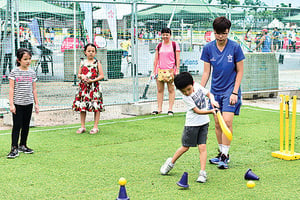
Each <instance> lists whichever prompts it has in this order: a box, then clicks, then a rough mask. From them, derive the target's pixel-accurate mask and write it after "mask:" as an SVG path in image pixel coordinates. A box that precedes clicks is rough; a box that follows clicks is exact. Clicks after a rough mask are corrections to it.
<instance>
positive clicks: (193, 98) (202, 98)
mask: <svg viewBox="0 0 300 200" xmlns="http://www.w3.org/2000/svg"><path fill="white" fill-rule="evenodd" d="M207 93H208V90H207V89H205V88H204V87H202V86H201V85H200V84H199V83H194V92H193V93H192V94H191V95H190V96H185V95H184V96H183V101H184V103H185V104H186V106H187V109H188V110H187V112H186V118H185V126H201V125H204V124H207V123H209V121H210V120H209V116H208V114H197V113H195V112H194V111H193V108H195V107H198V108H199V109H200V110H208V99H207V98H206V95H207Z"/></svg>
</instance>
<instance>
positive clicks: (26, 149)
mask: <svg viewBox="0 0 300 200" xmlns="http://www.w3.org/2000/svg"><path fill="white" fill-rule="evenodd" d="M19 151H20V152H23V153H29V154H31V153H34V151H33V150H32V149H30V148H29V147H27V146H26V145H21V146H19Z"/></svg>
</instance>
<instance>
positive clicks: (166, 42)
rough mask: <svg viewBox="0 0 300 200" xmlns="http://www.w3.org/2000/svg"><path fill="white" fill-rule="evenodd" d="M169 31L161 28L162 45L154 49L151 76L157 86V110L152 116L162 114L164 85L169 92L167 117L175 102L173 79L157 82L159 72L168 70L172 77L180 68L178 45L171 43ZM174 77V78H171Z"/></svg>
mask: <svg viewBox="0 0 300 200" xmlns="http://www.w3.org/2000/svg"><path fill="white" fill-rule="evenodd" d="M171 35H172V33H171V29H169V28H163V29H162V31H161V37H162V43H159V44H158V45H157V47H156V48H155V58H154V68H153V75H154V77H156V85H157V105H158V106H157V110H155V111H153V112H152V114H154V115H156V114H160V113H161V112H162V103H163V98H164V89H165V83H167V86H168V92H169V109H168V115H173V114H174V113H173V105H174V101H175V87H174V84H173V80H174V78H171V80H170V81H162V80H159V78H157V77H158V72H159V70H160V69H161V70H169V71H170V72H171V73H172V75H176V74H178V73H179V66H180V48H179V45H178V44H177V43H175V42H173V41H171V40H170V39H171ZM172 77H174V76H172Z"/></svg>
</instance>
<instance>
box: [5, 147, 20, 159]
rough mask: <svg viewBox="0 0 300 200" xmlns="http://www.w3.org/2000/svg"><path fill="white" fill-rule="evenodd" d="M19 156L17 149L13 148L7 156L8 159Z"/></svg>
mask: <svg viewBox="0 0 300 200" xmlns="http://www.w3.org/2000/svg"><path fill="white" fill-rule="evenodd" d="M17 156H19V152H18V149H17V148H12V149H11V151H10V152H9V154H7V156H6V157H7V158H15V157H17Z"/></svg>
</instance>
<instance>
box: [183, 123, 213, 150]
mask: <svg viewBox="0 0 300 200" xmlns="http://www.w3.org/2000/svg"><path fill="white" fill-rule="evenodd" d="M208 126H209V124H208V123H207V124H204V125H202V126H185V127H184V130H183V133H182V138H181V142H182V146H184V147H196V146H197V145H199V144H206V139H207V133H208Z"/></svg>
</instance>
